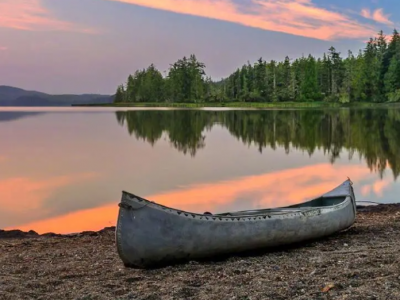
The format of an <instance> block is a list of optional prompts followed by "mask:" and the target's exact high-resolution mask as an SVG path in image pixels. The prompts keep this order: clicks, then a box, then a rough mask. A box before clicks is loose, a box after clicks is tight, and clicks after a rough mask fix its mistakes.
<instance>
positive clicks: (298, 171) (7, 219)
mask: <svg viewBox="0 0 400 300" xmlns="http://www.w3.org/2000/svg"><path fill="white" fill-rule="evenodd" d="M115 110H116V109H113V108H111V109H98V108H37V109H35V108H24V109H15V108H7V109H5V108H2V109H1V110H0V140H1V141H2V142H1V148H0V170H1V172H0V228H5V229H11V228H20V229H23V230H29V229H33V230H36V231H38V232H39V233H44V232H49V231H53V232H60V233H67V232H77V231H81V230H97V229H101V228H103V227H104V226H111V225H115V221H116V217H117V212H118V206H117V204H118V202H119V199H120V195H121V191H122V190H127V191H130V192H132V193H135V194H138V195H140V196H144V197H147V198H149V199H150V200H153V201H156V202H159V203H162V204H164V205H167V206H172V207H175V208H179V209H183V210H189V211H194V212H204V211H211V212H224V211H230V210H242V209H253V208H261V207H276V206H281V205H288V204H292V203H297V202H303V201H305V200H308V199H310V198H313V197H317V196H319V195H320V194H322V193H324V192H326V191H328V190H330V189H331V188H334V187H335V186H336V185H338V184H340V183H341V182H343V181H344V180H345V179H346V178H347V176H349V177H350V178H351V179H352V181H353V182H354V187H355V192H356V197H357V199H358V200H367V201H375V202H381V203H391V202H398V201H399V197H398V195H399V194H400V184H399V180H396V178H397V177H398V175H399V173H400V109H375V110H371V109H354V110H349V109H331V110H172V109H160V110H148V109H136V110H129V111H122V110H120V111H115Z"/></svg>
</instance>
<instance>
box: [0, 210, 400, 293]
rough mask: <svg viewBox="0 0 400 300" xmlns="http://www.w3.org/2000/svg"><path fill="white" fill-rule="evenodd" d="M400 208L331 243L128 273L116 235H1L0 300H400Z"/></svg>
mask: <svg viewBox="0 0 400 300" xmlns="http://www.w3.org/2000/svg"><path fill="white" fill-rule="evenodd" d="M399 253H400V205H379V206H371V207H367V208H360V209H359V210H358V215H357V219H356V223H355V224H354V225H353V226H352V227H351V228H349V229H348V230H346V231H344V232H341V233H338V234H335V235H333V236H331V237H328V238H325V239H322V240H318V241H311V242H307V243H304V244H301V245H296V246H291V247H284V248H282V249H279V250H275V251H273V252H268V253H267V252H264V253H262V254H260V253H258V254H257V255H252V256H249V255H246V256H243V255H241V256H238V255H236V256H232V257H230V258H227V259H225V260H219V261H207V262H204V261H203V262H189V263H186V264H182V265H176V266H169V267H166V268H162V269H155V270H137V269H128V268H125V267H124V266H123V264H122V262H121V260H120V259H119V257H118V254H117V252H116V248H115V237H114V228H112V227H111V228H106V229H104V230H102V231H100V232H84V233H79V234H73V235H69V236H61V235H55V234H48V235H46V236H38V235H36V234H35V233H34V232H31V233H22V232H18V231H13V232H5V231H0V299H148V300H150V299H151V300H155V299H237V300H239V299H243V300H244V299H252V300H255V299H273V300H279V299H282V300H283V299H285V300H286V299H363V300H364V299H400V254H399Z"/></svg>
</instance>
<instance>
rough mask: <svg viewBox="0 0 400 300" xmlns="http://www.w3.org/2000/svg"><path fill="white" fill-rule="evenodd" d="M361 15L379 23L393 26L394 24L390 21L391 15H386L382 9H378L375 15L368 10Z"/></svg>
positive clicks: (362, 11)
mask: <svg viewBox="0 0 400 300" xmlns="http://www.w3.org/2000/svg"><path fill="white" fill-rule="evenodd" d="M361 15H362V16H363V17H364V18H366V19H371V20H374V21H375V22H378V23H382V24H386V25H393V22H392V21H390V20H389V17H390V15H385V14H384V13H383V9H382V8H378V9H377V10H375V11H374V12H373V13H371V11H370V10H369V9H368V8H364V9H362V10H361Z"/></svg>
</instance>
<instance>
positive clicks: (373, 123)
mask: <svg viewBox="0 0 400 300" xmlns="http://www.w3.org/2000/svg"><path fill="white" fill-rule="evenodd" d="M116 118H117V121H118V123H119V124H120V125H121V126H124V127H126V129H127V130H128V132H129V134H130V135H133V136H135V138H136V139H138V140H144V141H146V142H148V143H150V144H151V145H154V144H155V143H156V142H157V141H158V140H164V137H167V138H168V140H169V142H170V143H171V145H172V146H173V147H174V148H175V149H177V150H178V151H181V152H183V153H184V154H190V155H191V156H195V155H196V153H197V151H199V150H200V149H202V148H204V147H205V146H206V136H205V131H206V130H209V129H211V128H212V126H213V125H214V124H218V125H220V126H223V127H224V128H226V129H227V130H228V131H229V132H230V134H231V135H232V136H234V137H236V138H237V139H238V140H240V141H241V142H242V143H244V144H246V145H253V146H255V147H257V148H258V151H259V152H262V151H263V149H265V148H267V147H268V148H271V149H274V150H275V149H277V148H281V149H282V148H283V149H284V150H285V151H286V153H289V152H290V151H292V150H293V149H296V150H302V151H305V152H307V153H308V154H309V155H310V156H312V155H313V154H314V152H315V151H317V150H320V151H323V152H324V153H325V154H326V155H327V156H328V157H329V160H330V162H331V163H334V162H335V160H336V159H338V158H340V157H341V155H343V152H342V150H347V152H348V153H349V155H350V157H349V158H350V159H351V158H352V157H353V156H354V155H356V156H358V157H359V158H360V159H361V158H363V159H364V160H365V162H366V164H367V165H368V167H369V168H370V170H371V171H374V172H377V173H379V174H380V175H381V176H383V174H384V172H385V170H386V168H387V166H388V165H389V166H390V168H391V170H392V172H393V176H394V178H397V177H398V176H399V175H400V155H398V154H399V151H400V110H398V109H335V110H333V109H328V110H319V109H318V110H228V111H202V110H168V111H157V110H156V111H127V112H123V111H119V112H116ZM182 124H184V126H182ZM163 135H164V136H163ZM222 151H223V150H222Z"/></svg>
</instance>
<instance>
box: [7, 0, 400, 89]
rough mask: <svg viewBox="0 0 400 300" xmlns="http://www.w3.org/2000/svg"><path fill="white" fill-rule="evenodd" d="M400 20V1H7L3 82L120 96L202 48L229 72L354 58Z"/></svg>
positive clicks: (218, 74) (210, 70)
mask: <svg viewBox="0 0 400 300" xmlns="http://www.w3.org/2000/svg"><path fill="white" fill-rule="evenodd" d="M399 24H400V1H398V0H351V1H348V0H346V1H345V0H0V85H11V86H16V87H20V88H24V89H28V90H37V91H42V92H47V93H53V94H63V93H102V94H112V93H114V92H115V90H116V87H117V86H118V85H119V84H121V83H124V82H126V78H127V77H128V75H129V74H131V73H134V72H135V70H137V69H141V68H145V67H147V66H148V65H150V64H151V63H154V64H155V65H156V67H157V68H158V69H159V70H160V71H162V72H164V71H167V70H168V67H169V64H171V63H173V62H175V61H177V60H178V59H180V58H182V57H183V56H185V55H186V56H188V55H190V54H192V53H194V54H196V56H197V57H198V59H199V60H200V61H202V62H204V63H205V64H206V73H207V75H210V76H211V77H212V78H213V79H220V78H222V77H226V76H228V75H229V74H230V73H232V72H233V71H234V70H235V69H236V68H238V67H240V66H242V65H243V64H245V63H247V61H250V62H254V61H255V60H257V59H258V58H260V57H262V58H264V59H265V60H267V61H268V60H272V59H274V60H278V61H280V60H283V59H284V58H285V56H286V55H288V56H289V57H290V58H297V57H299V56H302V55H308V54H312V55H316V56H321V55H322V54H323V53H324V52H326V51H327V50H328V49H329V48H330V47H331V46H334V47H335V48H336V49H337V50H338V51H340V52H341V53H342V54H343V55H344V56H345V55H347V52H348V50H352V51H353V52H358V50H359V49H361V48H363V47H364V43H365V41H367V40H368V39H369V38H370V37H372V36H374V35H375V34H376V33H377V32H378V31H380V30H383V31H384V33H385V34H388V35H390V34H391V33H392V32H393V29H394V28H400V26H399Z"/></svg>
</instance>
